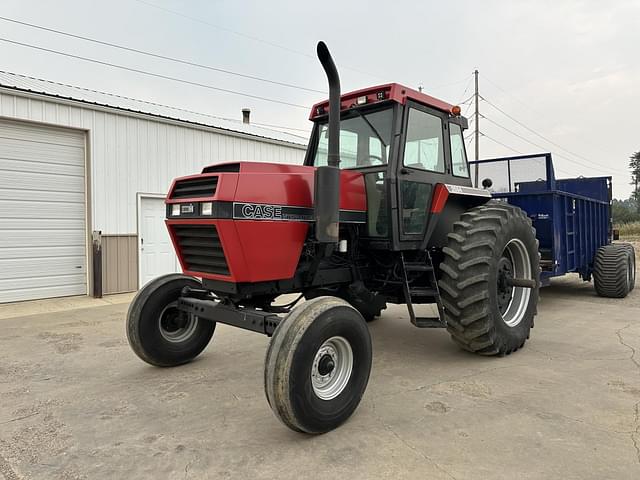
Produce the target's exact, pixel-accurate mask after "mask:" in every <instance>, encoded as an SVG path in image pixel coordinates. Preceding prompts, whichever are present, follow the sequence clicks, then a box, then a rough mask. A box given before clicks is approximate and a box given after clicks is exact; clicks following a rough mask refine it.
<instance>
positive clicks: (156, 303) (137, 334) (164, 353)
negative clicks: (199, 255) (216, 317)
mask: <svg viewBox="0 0 640 480" xmlns="http://www.w3.org/2000/svg"><path fill="white" fill-rule="evenodd" d="M187 286H188V287H193V288H201V287H202V284H201V283H200V282H199V281H198V280H196V279H195V278H193V277H187V276H186V275H180V274H169V275H164V276H162V277H158V278H156V279H155V280H153V281H151V282H149V283H148V284H146V285H145V286H144V287H142V289H141V290H140V291H139V292H138V293H137V294H136V296H135V298H134V299H133V301H132V302H131V305H130V306H129V311H128V312H127V339H128V340H129V345H130V346H131V349H132V350H133V351H134V353H135V354H136V355H137V356H138V357H140V358H141V359H142V360H144V361H145V362H147V363H149V364H151V365H154V366H157V367H173V366H176V365H181V364H183V363H187V362H189V361H191V360H193V359H194V358H195V357H197V356H198V355H199V354H200V353H201V352H202V351H203V350H204V349H205V347H206V346H207V345H208V344H209V341H210V340H211V337H212V336H213V332H214V330H215V328H216V324H215V322H211V321H209V320H201V319H199V318H198V317H196V316H194V315H187V314H184V313H181V312H180V311H179V310H178V309H177V302H178V298H180V295H181V292H182V289H183V288H184V287H187Z"/></svg>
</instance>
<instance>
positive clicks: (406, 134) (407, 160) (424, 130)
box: [394, 102, 450, 248]
mask: <svg viewBox="0 0 640 480" xmlns="http://www.w3.org/2000/svg"><path fill="white" fill-rule="evenodd" d="M403 125H404V129H403V135H402V136H401V139H400V143H401V145H400V148H399V155H398V162H397V172H396V178H397V185H398V192H397V195H398V203H397V225H398V234H397V243H396V242H394V243H396V245H397V246H398V247H399V248H414V247H415V246H416V245H417V244H419V243H420V242H421V241H422V239H423V238H424V234H425V229H426V225H427V220H428V216H429V210H430V206H431V197H432V194H433V188H434V187H435V184H437V183H442V182H444V181H445V179H446V177H448V176H449V175H450V166H449V164H448V162H447V160H446V158H447V152H448V144H446V143H445V139H446V138H447V136H446V135H447V134H448V133H447V132H445V125H446V122H445V115H444V114H443V113H441V112H439V111H437V110H435V109H432V108H429V107H425V106H424V105H421V104H418V103H414V102H408V103H407V106H406V108H405V112H404V123H403Z"/></svg>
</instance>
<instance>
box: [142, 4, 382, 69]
mask: <svg viewBox="0 0 640 480" xmlns="http://www.w3.org/2000/svg"><path fill="white" fill-rule="evenodd" d="M136 2H138V3H141V4H143V5H146V6H148V7H151V8H155V9H157V10H162V11H163V12H165V13H170V14H172V15H176V16H178V17H182V18H186V19H187V20H191V21H192V22H197V23H201V24H203V25H207V26H209V27H212V28H215V29H218V30H222V31H224V32H227V33H232V34H233V35H237V36H239V37H243V38H246V39H248V40H252V41H254V42H259V43H264V44H265V45H269V46H271V47H275V48H279V49H280V50H284V51H287V52H289V53H294V54H296V55H301V56H303V57H307V58H311V59H313V60H315V59H316V58H315V57H314V56H313V55H310V54H309V53H306V52H302V51H300V50H295V49H293V48H290V47H287V46H286V45H281V44H279V43H275V42H272V41H270V40H265V39H263V38H259V37H256V36H253V35H248V34H246V33H243V32H240V31H238V30H233V29H231V28H227V27H223V26H221V25H216V24H215V23H211V22H208V21H206V20H203V19H201V18H196V17H191V16H189V15H186V14H184V13H181V12H178V11H176V10H171V9H169V8H165V7H161V6H160V5H156V4H155V3H152V2H147V1H145V0H136ZM343 68H346V69H347V70H352V71H354V72H358V73H363V74H365V75H369V76H371V77H375V78H382V77H380V76H378V75H374V74H373V73H369V72H365V71H363V70H359V69H357V68H353V67H343Z"/></svg>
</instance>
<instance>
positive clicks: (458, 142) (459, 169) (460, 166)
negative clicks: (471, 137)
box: [449, 123, 469, 177]
mask: <svg viewBox="0 0 640 480" xmlns="http://www.w3.org/2000/svg"><path fill="white" fill-rule="evenodd" d="M449 141H450V142H451V167H452V172H451V173H453V174H454V175H455V176H456V177H468V176H469V166H468V164H467V154H466V152H465V150H464V137H463V136H462V127H460V125H457V124H455V123H450V124H449Z"/></svg>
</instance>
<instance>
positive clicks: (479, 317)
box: [438, 201, 540, 355]
mask: <svg viewBox="0 0 640 480" xmlns="http://www.w3.org/2000/svg"><path fill="white" fill-rule="evenodd" d="M453 226H454V227H453V232H452V233H450V234H449V235H448V241H447V246H446V247H445V248H443V250H442V251H443V253H444V260H443V261H442V262H441V264H440V272H441V279H440V281H439V282H438V285H439V287H440V294H441V297H442V303H443V305H444V310H445V316H446V319H447V330H448V331H449V334H450V335H451V338H452V339H453V341H454V342H455V343H457V344H458V345H459V346H460V347H462V348H463V349H465V350H468V351H470V352H474V353H478V354H481V355H508V354H510V353H512V352H514V351H516V350H518V349H519V348H521V347H522V346H523V345H524V343H525V341H526V340H527V338H529V331H530V329H531V327H532V326H533V318H534V316H535V314H536V306H537V302H538V288H539V276H540V257H539V254H538V241H537V240H536V236H535V229H534V228H533V227H532V226H531V220H530V219H529V218H528V217H527V216H526V214H525V213H524V212H523V211H522V210H521V209H519V208H518V207H515V206H512V205H509V204H507V203H504V202H497V201H489V202H488V203H486V204H485V205H482V206H479V207H475V208H472V209H470V210H469V211H467V212H466V213H464V214H462V215H461V217H460V221H458V222H455V223H454V224H453ZM505 275H507V276H508V275H511V277H514V276H515V277H516V278H525V279H529V280H535V281H536V287H535V288H524V287H508V286H505V284H504V282H503V281H502V280H501V279H504V278H505Z"/></svg>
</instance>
